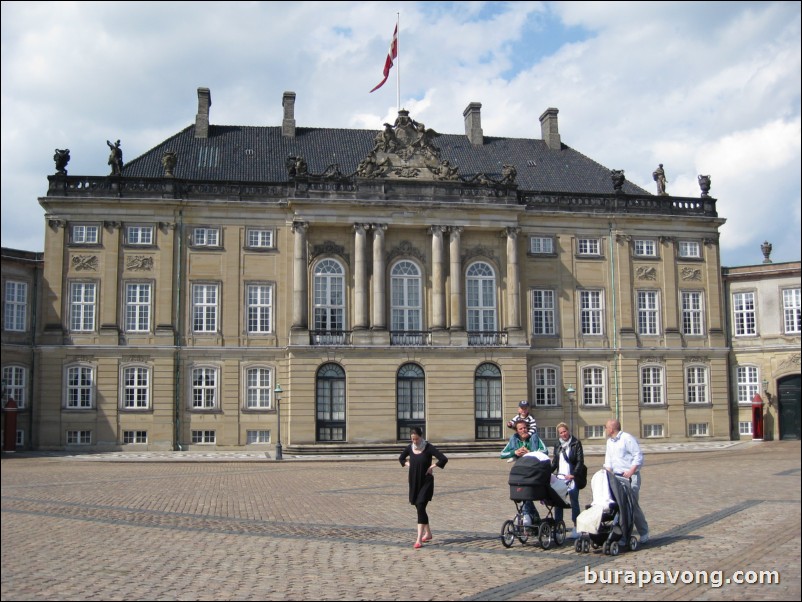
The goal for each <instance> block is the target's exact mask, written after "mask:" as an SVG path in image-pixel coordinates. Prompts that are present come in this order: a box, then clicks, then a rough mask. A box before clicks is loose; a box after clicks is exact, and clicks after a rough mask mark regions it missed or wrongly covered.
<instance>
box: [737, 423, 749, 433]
mask: <svg viewBox="0 0 802 602" xmlns="http://www.w3.org/2000/svg"><path fill="white" fill-rule="evenodd" d="M738 434H739V435H751V434H752V421H751V420H741V421H740V422H738Z"/></svg>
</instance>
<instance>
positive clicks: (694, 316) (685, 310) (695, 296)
mask: <svg viewBox="0 0 802 602" xmlns="http://www.w3.org/2000/svg"><path fill="white" fill-rule="evenodd" d="M703 315H704V309H703V307H702V293H701V292H698V291H682V334H686V335H691V336H694V335H702V334H704V330H703V324H704V322H703V320H702V318H703Z"/></svg>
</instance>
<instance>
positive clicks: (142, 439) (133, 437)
mask: <svg viewBox="0 0 802 602" xmlns="http://www.w3.org/2000/svg"><path fill="white" fill-rule="evenodd" d="M147 442H148V432H147V431H123V444H125V445H132V444H134V443H147Z"/></svg>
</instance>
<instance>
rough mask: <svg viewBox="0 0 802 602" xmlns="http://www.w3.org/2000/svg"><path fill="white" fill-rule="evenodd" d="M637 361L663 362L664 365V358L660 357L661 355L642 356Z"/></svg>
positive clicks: (645, 362)
mask: <svg viewBox="0 0 802 602" xmlns="http://www.w3.org/2000/svg"><path fill="white" fill-rule="evenodd" d="M638 363H639V364H642V365H643V364H663V365H665V363H666V358H664V357H661V356H653V357H642V358H641V359H640V361H639V362H638Z"/></svg>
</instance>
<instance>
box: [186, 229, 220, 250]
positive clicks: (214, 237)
mask: <svg viewBox="0 0 802 602" xmlns="http://www.w3.org/2000/svg"><path fill="white" fill-rule="evenodd" d="M192 246H193V247H219V246H220V228H195V229H194V230H193V231H192Z"/></svg>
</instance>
